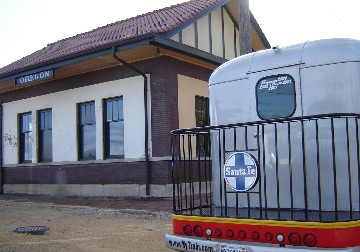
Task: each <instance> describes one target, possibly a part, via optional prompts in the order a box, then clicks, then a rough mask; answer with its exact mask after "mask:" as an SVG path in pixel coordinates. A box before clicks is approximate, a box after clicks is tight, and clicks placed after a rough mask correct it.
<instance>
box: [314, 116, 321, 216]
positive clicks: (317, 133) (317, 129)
mask: <svg viewBox="0 0 360 252" xmlns="http://www.w3.org/2000/svg"><path fill="white" fill-rule="evenodd" d="M315 130H316V165H317V172H318V182H317V183H318V197H319V220H320V221H322V212H321V211H322V202H321V201H322V200H321V169H320V141H319V123H318V120H315Z"/></svg>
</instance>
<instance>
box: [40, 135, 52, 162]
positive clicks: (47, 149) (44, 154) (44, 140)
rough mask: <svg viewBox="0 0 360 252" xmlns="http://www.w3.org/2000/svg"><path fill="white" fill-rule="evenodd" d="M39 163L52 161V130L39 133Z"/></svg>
mask: <svg viewBox="0 0 360 252" xmlns="http://www.w3.org/2000/svg"><path fill="white" fill-rule="evenodd" d="M39 144H40V161H41V162H51V161H52V130H45V131H42V132H40V143H39Z"/></svg>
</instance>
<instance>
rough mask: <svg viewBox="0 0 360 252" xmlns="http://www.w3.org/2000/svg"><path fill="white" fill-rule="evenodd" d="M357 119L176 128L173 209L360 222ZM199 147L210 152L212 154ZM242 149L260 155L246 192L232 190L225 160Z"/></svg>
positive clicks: (190, 212)
mask: <svg viewBox="0 0 360 252" xmlns="http://www.w3.org/2000/svg"><path fill="white" fill-rule="evenodd" d="M359 116H360V115H359V114H328V115H314V116H306V117H294V118H284V119H274V120H266V121H257V122H249V123H239V124H231V125H221V126H209V127H202V128H193V129H180V130H175V131H172V146H173V148H172V151H173V171H172V175H173V190H174V195H173V196H174V212H175V213H177V214H188V215H200V216H222V217H235V218H254V219H276V220H300V221H322V222H334V221H350V220H359V219H360V216H359V207H360V203H359V201H360V192H359V188H360V187H359V184H360V172H359V170H360V158H359V153H360V148H359ZM200 141H201V142H200ZM199 144H201V146H202V148H205V149H209V150H210V149H211V156H210V153H208V154H207V155H204V152H201V151H200V148H198V147H197V146H198V145H199ZM204 144H206V145H208V146H204ZM236 152H246V153H249V154H251V155H252V156H253V157H254V158H255V159H256V160H257V166H258V172H259V175H258V181H257V184H256V185H255V186H254V187H253V188H252V189H251V190H249V191H246V192H239V191H236V190H234V189H233V188H231V187H230V186H229V184H227V183H226V180H225V178H224V172H223V169H224V168H223V167H224V163H225V162H226V160H227V158H228V157H229V156H230V155H232V154H233V153H236Z"/></svg>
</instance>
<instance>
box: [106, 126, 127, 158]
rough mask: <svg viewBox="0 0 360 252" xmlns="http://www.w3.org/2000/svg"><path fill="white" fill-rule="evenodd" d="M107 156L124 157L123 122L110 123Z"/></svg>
mask: <svg viewBox="0 0 360 252" xmlns="http://www.w3.org/2000/svg"><path fill="white" fill-rule="evenodd" d="M108 129H109V138H110V139H109V156H119V157H123V156H124V121H117V122H110V123H109V124H108Z"/></svg>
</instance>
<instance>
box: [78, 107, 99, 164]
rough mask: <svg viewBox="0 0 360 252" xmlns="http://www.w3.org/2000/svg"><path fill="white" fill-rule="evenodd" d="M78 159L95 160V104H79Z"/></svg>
mask: <svg viewBox="0 0 360 252" xmlns="http://www.w3.org/2000/svg"><path fill="white" fill-rule="evenodd" d="M79 106H80V118H79V119H80V121H81V122H80V124H81V125H80V128H79V135H80V138H79V140H78V141H79V159H96V119H95V102H87V103H83V104H80V105H79Z"/></svg>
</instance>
